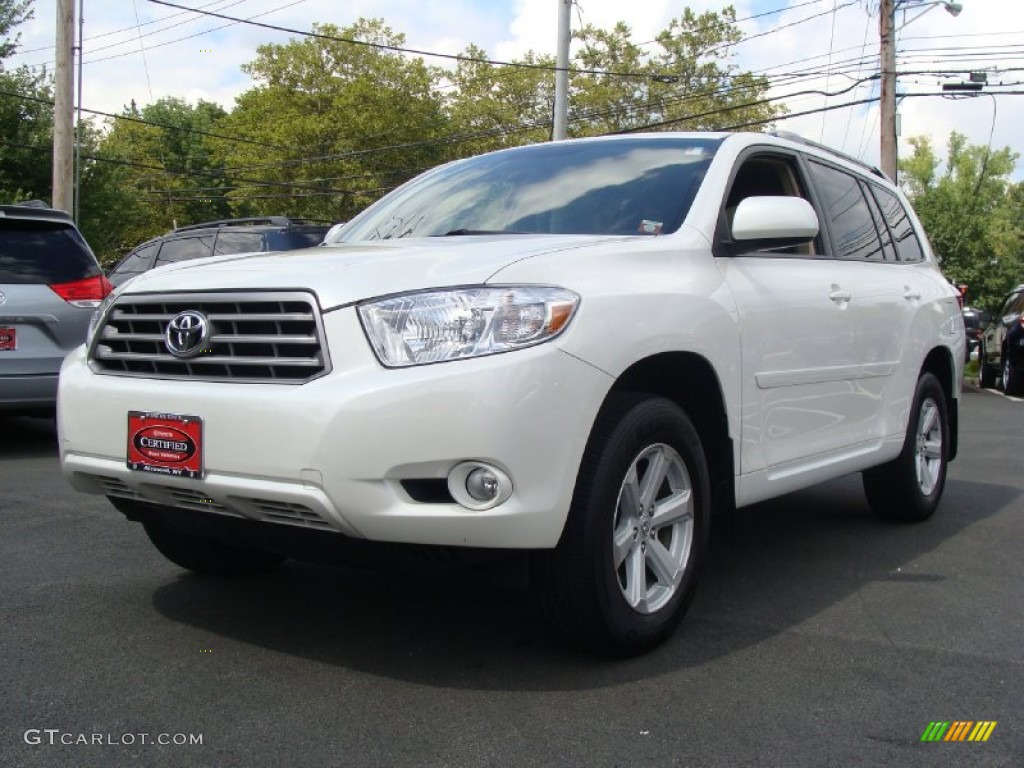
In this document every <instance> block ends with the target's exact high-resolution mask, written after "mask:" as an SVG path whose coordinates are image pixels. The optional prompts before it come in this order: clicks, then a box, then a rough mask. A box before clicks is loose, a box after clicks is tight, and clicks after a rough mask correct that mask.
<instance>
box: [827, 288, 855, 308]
mask: <svg viewBox="0 0 1024 768" xmlns="http://www.w3.org/2000/svg"><path fill="white" fill-rule="evenodd" d="M828 297H829V298H830V299H832V301H834V302H836V303H837V304H839V303H845V302H847V301H849V300H850V299H852V298H853V294H852V293H851V292H850V291H844V290H842V289H840V288H839V286H833V288H832V290H831V291H829V294H828Z"/></svg>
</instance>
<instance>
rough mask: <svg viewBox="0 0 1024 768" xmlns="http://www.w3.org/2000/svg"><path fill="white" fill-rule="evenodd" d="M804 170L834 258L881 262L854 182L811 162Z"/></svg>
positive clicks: (848, 176)
mask: <svg viewBox="0 0 1024 768" xmlns="http://www.w3.org/2000/svg"><path fill="white" fill-rule="evenodd" d="M808 166H809V167H810V169H811V178H812V179H813V180H814V186H815V188H816V189H817V190H818V192H819V194H820V196H821V199H822V205H823V206H824V209H825V210H824V215H825V218H826V219H827V220H828V225H829V230H830V232H831V234H832V247H833V249H834V250H835V255H836V256H837V257H839V258H841V259H856V260H859V261H865V260H872V261H882V260H883V251H882V242H881V240H879V238H878V230H876V229H875V221H874V219H873V218H872V217H871V209H870V208H869V207H868V203H867V200H865V199H864V194H863V192H862V191H861V188H860V184H859V183H858V181H857V179H856V178H855V177H854V176H852V175H851V174H849V173H845V172H843V171H839V170H837V169H835V168H832V167H831V166H828V165H822V164H820V163H817V162H814V161H813V160H812V161H810V162H809V163H808Z"/></svg>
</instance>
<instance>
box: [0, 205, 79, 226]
mask: <svg viewBox="0 0 1024 768" xmlns="http://www.w3.org/2000/svg"><path fill="white" fill-rule="evenodd" d="M38 202H39V201H34V200H33V201H30V204H27V205H26V204H22V203H15V204H14V205H0V219H32V220H35V221H59V222H61V223H63V224H74V221H73V220H72V218H71V216H70V215H69V214H68V213H67V212H66V211H58V210H57V209H55V208H47V207H45V205H46V204H45V203H43V204H42V205H38V204H34V203H38Z"/></svg>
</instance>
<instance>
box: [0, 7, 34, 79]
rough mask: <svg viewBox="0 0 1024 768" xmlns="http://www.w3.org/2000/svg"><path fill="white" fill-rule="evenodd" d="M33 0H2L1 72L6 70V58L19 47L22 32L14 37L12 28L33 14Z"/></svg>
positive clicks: (0, 28) (0, 29)
mask: <svg viewBox="0 0 1024 768" xmlns="http://www.w3.org/2000/svg"><path fill="white" fill-rule="evenodd" d="M33 15H34V14H33V12H32V0H22V1H21V2H19V0H0V72H3V71H4V59H6V58H8V57H9V56H11V55H12V54H13V53H14V52H15V51H16V50H17V49H18V41H19V40H20V39H21V35H20V34H15V35H14V36H13V37H12V30H13V29H14V28H15V27H17V26H18V25H19V24H23V23H25V22H26V21H28V20H29V19H31V18H32V16H33Z"/></svg>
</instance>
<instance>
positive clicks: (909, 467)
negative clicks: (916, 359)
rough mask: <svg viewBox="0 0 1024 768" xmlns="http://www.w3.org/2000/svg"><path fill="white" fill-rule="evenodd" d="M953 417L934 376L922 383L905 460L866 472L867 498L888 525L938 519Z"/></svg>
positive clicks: (903, 454)
mask: <svg viewBox="0 0 1024 768" xmlns="http://www.w3.org/2000/svg"><path fill="white" fill-rule="evenodd" d="M948 463H949V416H948V407H947V404H946V394H945V392H944V390H943V389H942V385H941V384H939V380H938V379H937V378H935V376H934V375H932V374H930V373H925V374H922V376H921V378H920V379H918V381H917V389H916V390H915V392H914V403H913V406H912V407H911V410H910V420H909V423H908V424H907V436H906V439H905V440H904V443H903V451H902V452H901V453H900V455H899V456H898V457H897V458H896V459H894V460H893V461H891V462H889V463H888V464H884V465H882V466H880V467H875V468H874V469H869V470H867V471H865V472H864V492H865V494H866V495H867V497H868V504H869V505H870V506H871V509H872V511H873V512H874V513H875V514H876V515H877V516H878V517H879V518H881V519H883V520H896V521H900V522H919V521H922V520H927V519H928V518H929V517H931V516H932V514H934V512H935V509H936V507H938V505H939V500H940V499H941V498H942V490H943V488H944V487H945V484H946V468H947V465H948Z"/></svg>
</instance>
